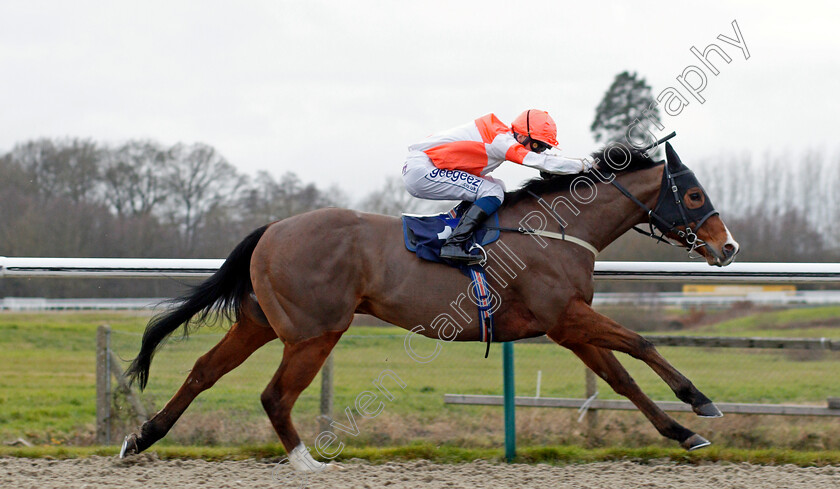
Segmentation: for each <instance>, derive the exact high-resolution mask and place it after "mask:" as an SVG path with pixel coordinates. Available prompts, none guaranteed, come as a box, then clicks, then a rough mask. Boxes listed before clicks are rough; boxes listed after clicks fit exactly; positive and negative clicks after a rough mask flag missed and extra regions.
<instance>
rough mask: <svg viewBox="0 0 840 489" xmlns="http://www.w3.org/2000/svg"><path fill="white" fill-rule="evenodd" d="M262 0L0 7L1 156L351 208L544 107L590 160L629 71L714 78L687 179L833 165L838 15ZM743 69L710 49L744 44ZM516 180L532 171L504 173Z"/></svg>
mask: <svg viewBox="0 0 840 489" xmlns="http://www.w3.org/2000/svg"><path fill="white" fill-rule="evenodd" d="M708 3H711V2H701V3H696V2H695V3H694V4H693V5H694V6H693V7H691V8H690V9H685V8H681V7H680V6H681V5H684V4H683V3H679V2H673V1H670V2H654V1H636V2H632V3H630V2H615V3H614V5H613V6H607V5H606V4H602V3H601V2H558V1H533V2H526V1H515V2H512V1H487V0H483V1H453V0H448V1H430V0H424V1H422V2H407V1H394V2H384V1H352V2H350V1H333V2H316V1H312V0H306V1H303V0H301V1H294V2H289V1H265V2H209V1H201V2H198V1H195V2H178V1H172V0H168V1H165V2H150V1H144V2H131V3H129V2H105V1H100V2H84V1H73V2H37V1H27V2H12V1H8V0H4V1H3V2H2V3H0V67H2V76H0V114H2V116H0V150H2V151H5V150H8V149H11V147H12V146H14V144H15V143H18V142H22V141H25V140H29V139H34V138H41V137H68V136H69V137H83V138H92V139H94V140H97V141H102V142H106V143H119V142H121V141H125V140H127V139H139V138H151V139H154V140H157V141H160V142H161V143H164V144H172V143H175V142H179V141H182V142H204V143H207V144H210V145H212V146H214V147H216V148H217V149H218V150H219V151H220V152H221V153H222V154H223V155H224V156H225V157H226V158H227V159H228V160H229V161H230V162H231V163H233V164H234V165H235V166H237V167H238V168H239V169H240V170H241V171H243V172H245V173H248V174H251V175H253V174H255V173H256V172H257V171H258V170H267V171H269V172H271V173H272V174H274V175H276V176H279V175H281V174H282V173H284V172H287V171H292V172H295V173H297V174H298V175H299V176H300V177H301V178H302V179H303V180H304V181H313V182H316V183H317V184H318V185H319V186H322V187H326V186H329V185H332V184H337V185H339V186H340V187H341V188H342V189H344V190H345V191H346V192H347V193H348V194H349V195H351V196H353V197H360V196H361V195H363V194H364V193H365V192H368V191H370V190H373V189H376V188H378V187H380V186H381V185H382V183H383V182H384V179H385V177H386V176H388V175H399V172H400V169H401V167H402V164H403V161H404V158H405V154H406V147H407V146H408V145H409V144H411V143H413V142H415V141H418V140H420V139H422V138H423V137H425V136H426V135H428V134H430V133H432V132H436V131H439V130H443V129H447V128H449V127H452V126H455V125H459V124H461V123H464V122H467V121H469V120H472V119H475V118H476V117H478V116H481V115H483V114H486V113H488V112H494V113H496V114H497V115H498V116H499V117H500V118H501V119H502V120H503V121H505V122H508V123H509V122H510V121H512V120H513V118H514V117H515V116H516V115H517V114H518V113H519V112H521V111H522V110H525V109H527V108H542V109H545V110H548V111H549V113H550V114H552V115H553V116H554V118H555V120H556V121H557V125H558V132H559V134H558V139H559V141H560V144H561V146H562V147H563V150H564V153H565V154H567V155H569V156H582V155H584V154H587V153H589V152H591V151H593V150H594V149H595V143H594V141H593V140H592V137H591V135H590V133H589V125H590V124H591V122H592V119H593V117H594V110H595V107H596V105H597V104H598V102H599V101H600V99H601V97H602V96H603V94H604V92H605V91H606V89H607V87H608V86H609V84H610V83H611V82H612V79H613V77H614V76H615V75H616V74H617V73H618V72H620V71H622V70H630V71H637V72H638V73H639V74H640V75H642V76H644V77H646V78H647V80H648V82H649V83H650V84H651V85H652V87H653V92H654V94H659V93H660V92H661V91H662V90H664V89H666V88H667V87H669V86H670V87H675V88H678V89H681V90H682V92H683V93H684V94H687V92H686V91H685V89H684V88H683V87H682V86H681V85H679V84H678V83H677V81H676V77H677V75H680V74H681V73H682V71H683V70H684V69H685V68H686V67H687V66H689V65H697V66H700V62H699V61H698V60H697V59H696V58H695V57H694V56H693V55H692V54H691V53H690V51H689V49H690V48H691V47H692V46H696V47H697V48H698V49H700V50H701V51H702V50H703V49H704V48H705V47H706V46H707V45H708V44H710V43H713V42H714V43H716V44H718V45H720V46H721V47H722V48H723V49H724V50H725V51H726V52H727V53H728V55H729V56H731V58H732V62H731V63H730V64H726V63H724V62H722V61H720V60H719V59H718V58H717V57H715V56H713V57H712V59H713V62H715V64H716V65H717V67H718V69H719V70H720V74H719V75H718V76H712V75H709V73H708V71H707V72H706V73H707V76H708V77H709V80H708V86H707V88H706V89H705V90H704V91H703V92H702V95H703V96H704V97H705V99H706V102H705V103H704V104H700V103H699V102H697V101H696V100H694V99H693V98H689V101H690V104H689V105H688V106H687V107H685V108H684V110H683V112H682V113H681V114H680V115H678V116H676V117H668V116H665V117H664V118H663V122H664V124H665V125H666V130H665V131H663V133H665V132H670V131H671V130H676V131H677V132H678V133H679V136H678V138H677V139H676V140H675V141H674V145H675V147H676V149H677V150H678V152H679V153H680V155H681V156H682V159H683V161H684V162H685V163H687V164H688V165H691V163H692V161H698V160H702V159H703V158H707V157H712V156H715V155H719V154H724V153H726V152H732V151H735V152H746V151H756V152H757V153H756V154H762V153H764V152H766V151H767V150H774V151H777V152H786V153H791V154H792V157H793V158H795V155H793V153H796V152H799V151H802V150H803V149H806V148H815V149H820V150H823V151H825V152H828V153H836V152H837V150H838V149H839V148H840V145H839V144H838V143H837V141H838V136H837V134H838V131H840V124H838V119H840V118H839V117H838V113H840V102H839V101H838V96H837V93H836V90H837V87H838V86H840V83H838V80H840V34H839V33H840V29H838V28H837V25H836V23H837V20H838V19H839V18H840V7H838V5H840V4H838V2H829V1H826V2H802V3H792V2H790V1H786V2H767V1H728V2H720V3H719V4H717V6H712V5H708ZM733 20H737V22H738V25H739V26H740V29H741V33H742V35H743V38H744V40H745V42H746V44H747V48H748V49H749V54H750V58H749V59H745V57H744V54H743V53H742V52H741V51H740V50H739V49H738V48H736V47H734V46H731V45H729V44H726V43H723V42H721V41H719V40H717V39H716V38H717V36H718V35H720V34H723V35H726V36H728V37H730V38H734V37H735V33H734V31H733V28H732V25H731V23H732V21H733ZM496 175H498V176H500V177H501V178H503V179H505V180H506V181H507V182H508V186H509V187H511V186H514V185H516V184H518V183H519V182H520V181H521V180H522V179H524V178H527V177H529V176H532V175H533V170H530V169H525V168H516V165H515V164H513V163H506V164H505V165H503V166H502V168H500V169H499V170H497V171H496V172H494V176H496Z"/></svg>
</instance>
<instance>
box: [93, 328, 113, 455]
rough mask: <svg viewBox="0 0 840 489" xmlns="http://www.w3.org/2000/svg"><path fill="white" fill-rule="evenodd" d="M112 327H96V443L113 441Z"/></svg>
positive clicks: (102, 443) (105, 443) (101, 443)
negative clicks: (110, 352)
mask: <svg viewBox="0 0 840 489" xmlns="http://www.w3.org/2000/svg"><path fill="white" fill-rule="evenodd" d="M110 347H111V327H110V326H108V325H107V324H103V325H101V326H99V327H98V328H96V443H97V444H99V445H108V444H110V443H111V355H110V354H109V351H110Z"/></svg>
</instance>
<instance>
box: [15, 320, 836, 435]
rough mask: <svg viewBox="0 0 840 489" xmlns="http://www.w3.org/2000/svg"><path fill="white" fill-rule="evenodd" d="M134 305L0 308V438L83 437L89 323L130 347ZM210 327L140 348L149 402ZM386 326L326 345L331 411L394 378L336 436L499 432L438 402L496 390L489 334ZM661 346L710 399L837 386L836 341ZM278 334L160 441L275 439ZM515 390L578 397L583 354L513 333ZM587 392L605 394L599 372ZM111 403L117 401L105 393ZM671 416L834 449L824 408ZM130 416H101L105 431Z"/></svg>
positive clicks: (821, 328)
mask: <svg viewBox="0 0 840 489" xmlns="http://www.w3.org/2000/svg"><path fill="white" fill-rule="evenodd" d="M836 318H840V307H821V308H801V309H791V310H786V311H774V312H761V313H759V314H751V315H744V316H742V317H739V318H737V319H731V320H725V321H721V322H715V323H712V324H707V325H704V326H701V327H697V328H694V329H692V330H690V331H686V332H680V334H703V335H733V336H788V337H822V336H825V337H830V338H834V339H837V338H840V328H838V325H836V324H835V321H836ZM147 320H148V316H147V315H145V314H136V313H114V312H107V313H85V312H70V313H48V314H45V313H3V314H0V442H3V441H8V440H14V439H16V438H18V437H23V438H25V439H27V440H29V441H31V442H34V443H38V444H52V445H62V444H74V445H78V444H82V445H85V444H91V443H92V441H93V431H94V430H93V427H94V426H93V423H94V419H95V379H94V372H95V365H94V353H95V351H94V346H95V330H96V327H97V326H98V325H100V324H104V323H107V324H109V325H110V326H111V328H112V330H113V334H112V339H111V342H112V348H113V349H114V351H115V352H116V353H117V354H118V355H119V356H120V357H122V358H124V359H130V358H132V357H133V356H134V354H135V353H136V352H137V349H138V348H139V344H140V334H141V333H142V330H143V328H144V327H145V323H146V321H147ZM222 334H223V330H221V329H220V328H204V329H200V330H198V331H197V332H196V333H195V334H193V335H192V336H191V337H190V339H189V340H188V341H170V342H169V343H168V344H167V345H166V346H165V347H164V348H163V349H162V350H161V352H160V353H159V354H158V356H157V357H156V358H155V361H154V362H153V366H152V371H151V380H150V382H149V388H148V389H147V391H146V393H144V395H143V400H144V402H145V403H146V404H147V405H148V407H149V408H150V410H154V409H159V408H160V407H161V406H162V405H163V403H164V402H165V401H166V400H167V399H168V397H169V396H171V395H172V394H173V393H174V392H175V390H176V389H177V388H178V386H179V385H180V383H181V382H182V381H183V379H184V378H185V376H186V374H187V372H188V371H189V369H190V368H191V366H192V364H193V362H194V361H195V359H196V358H197V357H198V356H199V355H201V354H202V353H204V352H205V351H207V350H208V349H209V348H210V347H211V346H212V345H213V344H215V343H216V342H217V341H218V339H219V338H220V337H221V335H222ZM404 338H405V331H404V330H401V329H399V328H378V327H354V328H352V329H351V330H350V331H348V334H347V335H345V337H344V338H343V339H342V341H341V342H340V343H339V345H338V347H337V348H336V350H335V365H336V377H335V395H336V397H335V412H336V414H337V415H340V414H341V413H342V411H343V409H344V407H345V406H352V403H353V400H354V399H355V397H356V396H357V395H358V394H359V393H360V392H363V391H365V390H370V389H372V388H373V386H372V384H371V382H372V380H373V379H375V378H376V377H377V376H378V375H379V373H380V372H382V371H383V370H385V369H388V370H391V371H393V372H395V373H396V375H398V376H399V377H400V378H401V379H402V380H403V381H404V382H405V384H406V388H405V389H404V390H401V389H399V388H398V387H395V386H394V385H393V384H392V387H391V390H392V391H393V392H394V393H395V394H396V399H395V400H394V401H393V402H390V403H387V404H386V407H385V410H384V412H383V414H382V415H380V416H379V417H377V418H375V419H372V420H364V421H362V420H360V421H359V423H360V426H359V427H360V429H361V431H362V433H361V434H360V435H359V436H358V437H356V438H352V439H347V440H344V441H345V443H347V444H348V446H355V447H362V446H367V445H375V446H389V445H401V444H406V443H411V442H413V441H416V440H421V441H427V442H430V443H435V444H439V443H444V444H447V445H452V446H460V447H476V448H487V447H495V446H498V444H499V442H500V440H501V438H502V430H501V426H502V423H501V414H502V411H501V409H500V408H494V407H475V406H446V405H444V404H443V400H442V398H443V394H444V393H467V394H500V393H501V383H502V380H501V358H500V356H501V348H500V347H499V346H498V345H494V346H493V348H491V353H490V358H488V359H484V358H483V354H484V346H483V345H480V344H478V343H464V344H461V343H442V344H441V352H440V355H439V356H438V357H437V358H435V360H433V361H431V362H429V363H427V364H418V363H416V362H414V361H413V360H412V359H410V358H409V357H408V356H407V355H406V353H405V350H404V344H403V342H404ZM413 347H414V348H415V350H417V351H418V352H431V351H432V350H433V349H434V347H435V344H434V343H433V342H431V341H430V340H420V341H415V342H413ZM661 351H662V353H663V355H664V356H665V357H666V358H668V359H669V360H670V361H671V363H673V364H674V365H675V366H676V367H677V368H678V369H680V370H681V371H682V372H683V373H685V374H686V375H687V376H688V377H689V378H691V379H692V380H693V381H694V383H695V384H696V385H697V386H698V387H700V388H701V390H703V391H704V392H705V393H706V394H707V395H709V396H710V397H711V398H712V399H714V400H716V401H720V402H762V403H801V404H815V405H824V403H825V399H826V398H827V397H829V396H840V387H838V385H840V383H838V380H840V373H838V372H840V369H838V367H840V354H838V353H837V352H832V353H793V352H785V351H761V350H731V349H730V350H726V349H715V350H713V349H699V348H662V349H661ZM281 355H282V345H281V344H279V342H275V343H272V344H269V345H267V346H266V347H264V348H263V349H261V350H260V351H258V352H256V353H255V354H254V355H253V356H252V357H251V358H250V359H249V360H248V361H247V362H245V364H243V365H242V366H241V367H240V368H238V369H236V370H234V371H233V372H231V373H230V374H229V375H228V376H226V377H225V378H223V379H222V380H220V381H219V382H218V383H217V384H216V386H214V387H213V388H212V389H210V390H209V391H207V392H205V393H204V394H202V395H201V396H200V397H199V398H198V399H197V400H196V401H195V402H194V403H193V405H192V406H191V407H190V409H189V410H188V411H187V413H186V414H185V415H184V417H183V418H182V419H181V421H179V423H178V424H177V425H176V427H175V429H173V431H172V432H171V433H170V435H169V436H167V437H166V438H165V439H164V440H163V441H162V442H161V443H162V444H163V445H167V444H170V445H171V444H211V445H212V444H216V445H220V444H221V445H224V444H232V443H252V444H260V443H270V442H273V441H274V440H275V438H274V435H273V433H272V432H271V429H270V427H269V424H268V421H267V418H266V417H265V415H264V414H263V412H262V408H261V406H260V402H259V394H260V392H261V391H262V389H263V388H264V386H265V384H266V383H267V382H268V380H269V379H270V378H271V376H272V374H273V372H274V370H275V369H276V368H277V365H278V364H279V362H280V357H281ZM620 358H621V360H622V362H623V363H624V364H625V365H626V366H627V367H628V369H629V370H630V372H631V374H632V375H633V376H634V377H635V378H636V380H637V381H638V383H639V385H640V386H641V387H642V389H643V390H645V391H646V392H647V393H648V394H649V395H650V396H651V397H652V398H654V399H662V400H673V399H674V396H673V394H672V393H671V392H670V391H669V390H668V388H667V386H665V385H664V383H663V382H662V381H661V380H659V379H658V378H657V377H655V375H654V374H653V373H652V372H651V371H650V369H648V368H647V367H646V366H644V365H643V364H641V363H640V362H638V361H636V360H633V359H631V358H629V357H627V356H624V355H620ZM515 368H516V378H517V382H516V386H517V394H518V395H529V396H532V395H534V394H535V389H536V378H537V372H538V371H541V372H542V374H541V375H542V384H541V395H542V396H544V397H583V394H584V385H583V376H584V370H583V366H582V364H581V363H580V361H579V360H577V358H576V357H574V356H573V355H572V354H571V353H570V352H568V351H567V350H565V349H563V348H560V347H557V346H554V345H534V344H528V345H517V346H516V366H515ZM598 388H599V392H600V394H599V397H600V398H605V399H614V398H619V396H617V395H616V394H614V393H613V392H612V391H611V390H610V389H609V387H607V386H606V385H605V384H603V383H599V386H598ZM318 399H319V379H316V380H315V382H313V385H312V386H311V387H310V388H309V389H308V390H307V391H305V392H304V394H303V395H302V396H301V399H300V400H299V401H298V404H297V405H296V408H295V413H294V415H295V420H296V422H297V423H298V424H299V425H300V428H301V429H300V431H301V433H302V435H303V436H304V439H306V440H309V441H310V443H311V439H312V438H314V436H315V435H316V434H317V433H316V426H317V422H316V416H317V409H318ZM117 407H122V404H118V406H117ZM517 416H518V417H517V428H518V432H519V436H520V440H521V441H522V443H526V444H527V443H532V444H534V445H540V444H557V443H577V444H614V443H619V444H624V445H630V446H645V445H649V444H659V445H661V446H663V447H670V446H672V444H669V442H668V441H664V440H662V439H661V438H660V437H659V435H658V434H657V433H656V432H655V431H654V430H653V429H652V428H651V427H650V426H649V425H648V423H647V421H646V420H644V418H643V417H642V416H641V414H639V413H636V412H630V413H618V412H603V413H599V417H600V419H599V425H598V426H599V428H598V430H597V431H595V432H590V431H588V430H587V429H586V426H585V423H583V424H580V423H577V413H575V412H574V411H573V410H551V409H520V410H518V413H517ZM677 417H678V419H679V420H680V421H681V422H683V423H684V424H686V425H687V426H689V427H691V428H692V429H694V430H696V431H698V432H700V433H702V434H704V436H707V437H711V438H714V439H715V442H716V443H718V444H723V445H725V446H729V447H735V448H739V447H740V448H743V447H763V446H768V447H770V446H786V447H790V448H799V449H826V448H830V449H840V441H838V440H840V429H838V427H837V426H836V425H837V424H838V423H837V420H836V419H830V420H825V419H823V420H820V419H812V418H797V419H794V418H788V417H760V416H728V417H726V418H724V419H723V420H701V419H698V418H695V417H693V416H690V415H678V416H677ZM130 428H131V423H130V422H126V423H123V424H120V423H119V422H117V423H115V424H114V431H115V433H116V435H115V438H119V437H121V434H122V432H123V431H125V430H128V429H130Z"/></svg>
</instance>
